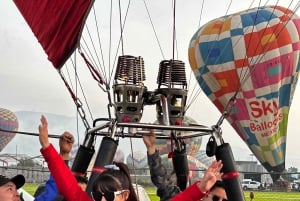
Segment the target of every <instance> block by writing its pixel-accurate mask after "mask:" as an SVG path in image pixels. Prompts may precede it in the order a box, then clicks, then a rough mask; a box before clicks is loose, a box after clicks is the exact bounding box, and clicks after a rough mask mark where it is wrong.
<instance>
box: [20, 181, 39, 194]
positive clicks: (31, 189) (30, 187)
mask: <svg viewBox="0 0 300 201" xmlns="http://www.w3.org/2000/svg"><path fill="white" fill-rule="evenodd" d="M37 187H38V184H34V183H26V184H25V185H24V186H23V189H24V190H25V191H27V192H28V193H29V194H30V195H33V194H34V192H35V190H36V189H37Z"/></svg>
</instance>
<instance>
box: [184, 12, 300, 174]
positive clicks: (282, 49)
mask: <svg viewBox="0 0 300 201" xmlns="http://www.w3.org/2000/svg"><path fill="white" fill-rule="evenodd" d="M299 37H300V19H299V17H298V16H297V15H296V14H295V13H293V11H291V10H289V9H287V8H284V7H280V6H264V7H258V8H253V9H248V10H245V11H242V12H239V13H235V14H232V15H228V16H224V17H220V18H218V19H215V20H212V21H210V22H208V23H207V24H205V25H203V26H202V27H200V29H199V30H198V31H197V32H196V33H195V34H194V36H193V37H192V39H191V41H190V45H189V62H190V65H191V68H192V70H193V72H194V74H195V77H196V79H197V81H198V83H199V85H200V87H201V89H202V90H203V91H204V93H205V94H206V95H207V96H208V98H209V99H210V100H211V101H212V102H213V103H214V105H215V106H216V107H217V108H218V110H219V111H220V112H222V113H223V112H224V110H228V112H229V113H228V115H227V116H226V119H227V120H228V121H229V123H230V124H231V125H232V127H233V128H234V129H235V131H236V132H237V134H238V135H239V136H240V137H241V138H242V140H243V141H244V142H245V143H246V144H247V145H248V147H249V148H250V150H251V151H252V152H253V154H254V155H255V156H256V158H257V159H258V160H259V161H260V162H261V164H262V165H263V166H264V167H265V168H266V169H267V170H268V171H269V172H277V173H281V172H283V171H284V169H285V153H286V146H287V145H286V140H287V125H288V114H289V108H290V105H291V103H292V98H293V95H294V92H295V87H296V84H297V80H298V74H299V67H300V63H299V50H300V40H299ZM232 100H234V101H232ZM228 103H232V104H229V105H231V108H227V107H226V106H227V105H228ZM229 109H230V110H229ZM224 136H225V135H224ZM273 179H274V178H273Z"/></svg>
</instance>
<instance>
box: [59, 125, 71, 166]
mask: <svg viewBox="0 0 300 201" xmlns="http://www.w3.org/2000/svg"><path fill="white" fill-rule="evenodd" d="M73 143H74V137H73V135H72V134H71V133H70V132H68V131H65V132H64V133H63V134H62V135H61V136H60V137H59V152H60V155H61V156H62V158H63V159H64V160H69V154H70V152H71V149H72V147H73Z"/></svg>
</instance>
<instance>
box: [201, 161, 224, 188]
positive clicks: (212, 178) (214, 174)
mask: <svg viewBox="0 0 300 201" xmlns="http://www.w3.org/2000/svg"><path fill="white" fill-rule="evenodd" d="M222 167H223V163H222V161H221V160H219V161H213V162H212V164H211V165H210V166H209V167H208V169H207V170H206V172H205V173H204V176H203V178H202V180H201V182H200V183H199V184H198V188H199V189H200V190H201V191H202V192H207V191H209V190H210V188H211V187H212V186H213V185H214V184H215V183H216V181H217V180H221V177H222V175H223V173H220V170H221V169H222Z"/></svg>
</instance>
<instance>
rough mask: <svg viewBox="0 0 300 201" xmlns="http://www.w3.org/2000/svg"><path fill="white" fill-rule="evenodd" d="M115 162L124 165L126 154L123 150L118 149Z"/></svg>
mask: <svg viewBox="0 0 300 201" xmlns="http://www.w3.org/2000/svg"><path fill="white" fill-rule="evenodd" d="M113 161H115V162H122V163H124V161H125V154H124V152H123V151H122V150H121V149H117V151H116V153H115V156H114V159H113Z"/></svg>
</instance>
